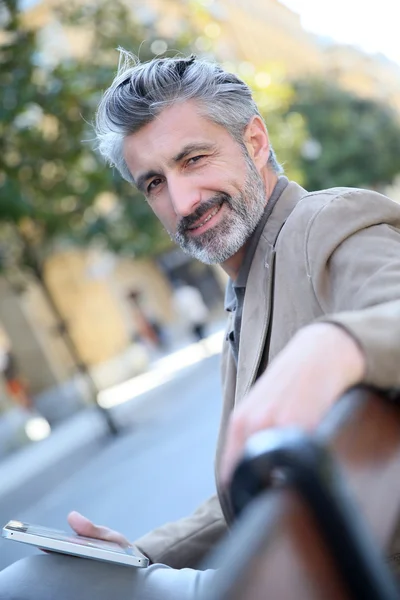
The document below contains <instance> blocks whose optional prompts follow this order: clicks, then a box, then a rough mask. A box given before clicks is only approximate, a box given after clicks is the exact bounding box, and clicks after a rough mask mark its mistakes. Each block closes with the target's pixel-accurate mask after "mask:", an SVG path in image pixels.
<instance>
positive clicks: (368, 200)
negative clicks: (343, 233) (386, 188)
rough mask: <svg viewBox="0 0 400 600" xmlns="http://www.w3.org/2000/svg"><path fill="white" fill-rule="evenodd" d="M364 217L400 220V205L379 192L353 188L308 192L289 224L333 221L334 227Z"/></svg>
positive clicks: (299, 225)
mask: <svg viewBox="0 0 400 600" xmlns="http://www.w3.org/2000/svg"><path fill="white" fill-rule="evenodd" d="M359 219H361V220H362V221H363V222H364V221H365V226H366V225H367V222H370V223H371V224H372V223H373V222H375V221H377V220H378V221H379V220H381V221H382V222H391V221H393V220H394V221H396V222H397V221H399V220H400V204H399V203H397V202H395V201H394V200H391V199H390V198H388V197H387V196H385V195H384V194H381V193H379V192H376V191H373V190H368V189H363V188H351V187H334V188H327V189H325V190H318V191H313V192H306V193H305V194H304V195H303V196H302V198H301V199H300V201H299V202H298V203H297V204H296V206H295V208H294V210H293V211H292V213H291V215H290V217H289V219H288V224H289V222H290V224H291V226H294V227H296V226H297V227H301V224H303V225H304V226H305V227H311V226H312V225H313V224H318V223H321V222H329V223H330V226H333V227H334V226H335V225H343V221H349V220H350V221H351V220H355V221H358V220H359Z"/></svg>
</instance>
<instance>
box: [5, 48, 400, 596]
mask: <svg viewBox="0 0 400 600" xmlns="http://www.w3.org/2000/svg"><path fill="white" fill-rule="evenodd" d="M96 131H97V138H98V141H99V149H100V151H101V152H102V154H103V155H104V156H105V157H106V159H107V160H108V161H109V162H110V163H111V164H113V165H115V166H116V168H117V169H118V170H119V171H120V173H121V174H122V175H123V177H125V178H126V179H127V180H128V181H130V182H132V184H134V185H136V186H137V187H138V189H139V190H141V191H142V192H143V194H144V195H145V197H146V199H147V201H148V202H149V204H150V206H151V208H152V209H153V211H154V213H155V214H156V215H157V217H158V218H159V219H160V220H161V222H162V223H163V225H164V226H165V228H166V229H167V231H168V232H169V234H170V236H171V237H172V239H174V240H175V241H176V242H177V243H178V244H179V245H180V246H181V248H183V250H184V251H185V252H188V253H190V254H191V255H192V256H195V257H196V258H198V259H199V260H202V261H204V262H206V263H219V264H221V266H222V268H223V269H224V270H225V271H226V272H227V273H228V275H229V277H230V281H229V285H228V290H227V300H226V308H227V310H228V311H229V313H230V316H229V322H228V328H227V339H226V342H225V346H224V352H223V359H222V371H223V388H224V408H223V414H222V420H221V429H220V436H219V442H218V449H217V458H216V481H217V489H218V497H214V498H212V499H210V500H209V501H208V502H207V503H206V504H204V505H203V506H202V507H200V509H199V510H198V511H197V512H196V513H195V514H194V515H193V516H192V517H189V518H187V519H184V520H182V521H179V522H178V523H175V524H168V525H166V526H164V527H162V528H160V529H158V530H156V531H154V532H152V533H150V534H148V535H147V536H144V537H143V538H141V539H140V540H137V542H136V545H137V547H138V548H139V549H140V550H141V551H142V552H143V553H144V554H146V555H147V556H148V557H149V558H150V560H151V562H152V563H155V565H154V566H153V567H150V570H147V572H145V573H139V572H138V571H136V572H135V574H134V577H135V578H136V583H137V584H139V585H142V587H141V588H140V594H139V596H135V595H134V596H132V597H140V598H141V600H143V599H145V598H154V600H156V599H157V598H159V597H161V596H162V597H163V599H167V598H170V597H171V598H179V599H182V600H183V599H186V598H193V597H196V591H198V590H200V589H203V590H204V589H206V588H207V585H211V584H212V581H211V580H212V575H213V574H212V572H208V571H206V572H198V571H195V570H194V569H187V568H186V567H194V566H195V565H196V564H197V563H198V561H199V560H200V559H201V558H202V557H203V556H204V555H205V554H207V552H208V551H209V550H210V548H211V547H212V546H213V545H214V544H215V542H216V541H217V540H219V539H220V538H221V537H222V536H223V534H224V533H225V531H226V530H227V526H228V523H229V521H230V513H229V506H228V503H227V500H226V494H225V492H224V487H225V485H226V483H227V482H228V481H229V477H230V475H231V473H232V470H233V468H234V465H235V463H236V461H237V459H238V457H239V456H240V453H241V451H242V449H243V446H244V444H245V442H246V440H247V439H248V437H249V436H251V434H252V433H254V432H256V431H258V430H260V429H263V428H267V427H271V426H286V425H293V424H296V425H297V426H300V427H304V428H306V429H310V428H311V429H312V428H313V427H315V425H316V424H317V423H318V422H319V421H320V420H321V418H322V417H323V415H324V414H325V413H326V412H327V411H328V410H329V408H330V407H331V406H332V404H333V403H334V402H335V401H336V400H337V399H338V398H339V397H340V396H341V395H342V394H343V392H344V391H345V390H347V389H348V388H349V387H351V386H353V385H356V384H358V383H361V382H364V383H368V384H372V385H375V386H379V387H383V388H392V387H396V386H399V385H400V370H399V369H398V365H399V364H400V343H399V341H400V207H399V206H398V205H397V204H396V203H394V202H392V201H391V200H389V199H388V198H386V197H384V196H381V195H379V194H377V193H375V192H370V191H366V190H356V189H348V188H336V189H330V190H324V191H322V192H312V193H308V192H306V190H304V189H302V188H301V187H300V186H298V185H297V184H296V183H294V182H289V181H288V180H287V179H286V178H285V177H283V176H281V168H280V166H279V165H278V163H277V161H276V158H275V154H274V152H273V149H272V146H271V144H270V141H269V138H268V133H267V130H266V127H265V124H264V122H263V120H262V118H261V116H260V114H259V112H258V109H257V107H256V105H255V103H254V101H253V99H252V96H251V92H250V90H249V88H248V87H247V86H246V85H245V84H244V83H243V82H242V81H241V80H240V79H238V78H237V77H236V76H235V75H232V74H230V73H226V72H225V71H223V70H222V69H221V68H220V67H219V66H218V65H216V64H213V63H211V62H207V61H202V60H198V59H196V58H195V57H190V58H188V59H184V58H176V59H155V60H153V61H151V62H150V63H147V64H133V66H130V64H129V56H128V55H127V61H126V65H125V66H124V67H123V68H122V69H121V71H120V73H119V74H118V75H117V77H116V79H115V80H114V82H113V84H112V85H111V87H110V88H109V89H108V90H107V91H106V93H105V95H104V97H103V99H102V101H101V104H100V107H99V110H98V114H97V122H96ZM267 365H268V368H267ZM255 381H257V383H255ZM254 383H255V385H254ZM69 522H70V525H71V526H72V527H73V528H74V529H75V530H76V531H77V532H78V533H80V534H83V535H89V536H93V537H99V538H103V539H114V540H117V541H119V542H121V543H126V542H127V541H126V540H125V539H124V538H123V537H122V536H121V535H120V534H117V533H115V532H112V531H110V530H108V529H105V528H99V527H96V526H95V525H93V524H92V523H90V522H89V521H87V520H86V519H85V518H84V517H82V516H81V515H79V514H77V513H71V514H70V515H69ZM47 560H48V562H49V559H48V558H47ZM66 560H67V559H54V557H53V558H52V561H53V565H52V570H51V578H52V581H56V582H57V581H60V582H61V581H62V582H63V583H62V589H63V595H60V594H58V598H63V599H64V598H68V597H69V596H68V595H67V594H68V585H69V586H71V585H72V583H71V582H70V581H68V585H67V584H66V577H67V575H66V573H68V572H69V573H71V569H72V567H73V568H74V569H75V571H74V573H75V575H74V578H75V580H76V578H77V577H79V578H80V579H79V581H80V582H81V586H82V587H79V590H82V589H83V588H84V589H85V591H81V592H80V595H79V596H77V595H76V589H75V588H74V594H75V596H74V598H78V597H79V598H81V597H82V598H84V597H91V591H90V590H91V589H93V585H94V581H95V579H93V575H91V574H89V573H88V572H86V573H85V574H83V573H82V568H83V567H82V566H81V564H82V561H78V562H79V569H80V572H79V574H77V571H76V569H77V568H78V567H76V566H75V567H74V565H75V564H76V563H73V565H71V564H70V563H68V567H65V564H66V562H65V561H66ZM68 560H69V559H68ZM55 561H57V564H55ZM61 561H64V562H62V564H61ZM37 562H38V561H36V564H35V565H34V567H35V569H36V574H35V573H34V572H33V571H34V567H33V565H32V562H31V563H29V561H25V563H20V564H19V565H18V563H17V565H16V566H15V568H14V571H13V575H14V576H15V577H16V576H17V575H18V576H19V575H20V573H21V571H23V572H24V573H25V580H27V581H29V582H30V585H29V588H30V589H34V588H35V585H36V586H37V581H38V580H39V578H40V577H43V570H44V566H43V565H44V562H45V561H43V560H42V563H41V565H40V567H39V568H38V565H37ZM88 562H91V565H90V567H88V569H89V568H90V569H91V573H92V572H93V571H94V570H95V567H93V561H88ZM159 563H164V564H166V565H169V566H171V567H174V568H173V569H168V568H166V567H162V566H160V564H159ZM63 565H64V566H63ZM176 569H182V570H179V571H178V570H176ZM10 570H12V567H11V569H9V570H8V572H10ZM27 571H29V576H28V575H26V573H27ZM48 571H49V568H48V567H47V573H48ZM96 572H97V573H100V571H98V570H97V571H96ZM102 572H103V577H102V586H103V587H102V590H101V592H102V594H103V595H97V596H96V597H97V598H106V597H108V596H106V595H105V594H106V592H105V591H104V590H105V587H106V586H107V582H108V581H111V580H112V581H113V585H114V586H115V579H112V576H111V575H109V576H106V574H104V570H103V571H102ZM38 573H39V575H38ZM4 577H5V578H7V577H8V581H9V580H10V577H11V576H10V575H7V572H5V576H4ZM47 577H49V576H48V575H47ZM71 577H72V573H71V576H70V579H71ZM35 578H36V579H35ZM47 580H48V581H49V579H47ZM142 580H143V581H142ZM1 582H2V580H1V576H0V586H1ZM32 582H34V583H32ZM118 585H119V586H120V587H119V589H116V590H114V592H113V596H114V598H115V599H116V600H117V598H119V597H126V592H125V591H124V592H122V591H121V589H122V588H121V586H122V585H123V582H120V583H119V584H118ZM91 586H92V587H91ZM60 587H61V584H60ZM0 589H1V587H0ZM69 589H71V588H69ZM125 589H126V588H125ZM143 590H144V591H143ZM42 591H43V590H42ZM118 592H119V595H118ZM36 597H38V596H36V595H34V594H33V593H32V595H31V596H28V595H27V596H26V598H36ZM40 597H41V598H42V599H43V598H47V597H50V596H46V595H44V594H42V596H40Z"/></svg>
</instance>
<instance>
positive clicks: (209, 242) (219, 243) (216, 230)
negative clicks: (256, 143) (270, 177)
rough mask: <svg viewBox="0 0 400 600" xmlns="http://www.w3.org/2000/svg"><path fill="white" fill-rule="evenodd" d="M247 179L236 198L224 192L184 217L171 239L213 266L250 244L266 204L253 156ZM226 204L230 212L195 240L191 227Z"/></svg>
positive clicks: (226, 211) (249, 160)
mask: <svg viewBox="0 0 400 600" xmlns="http://www.w3.org/2000/svg"><path fill="white" fill-rule="evenodd" d="M246 163H247V176H246V181H245V185H244V189H243V191H242V192H240V193H239V194H237V195H235V196H230V195H229V194H225V193H220V194H216V195H215V196H214V197H213V198H211V199H210V200H208V201H207V202H204V203H203V204H202V205H201V206H200V207H199V208H198V209H197V210H196V211H195V212H194V213H192V214H191V215H189V216H188V217H183V218H182V219H181V220H180V222H179V224H178V228H177V232H176V234H175V235H172V236H171V239H172V240H173V241H174V242H176V243H177V244H178V245H179V246H180V247H181V248H182V250H183V251H184V252H185V253H186V254H190V256H193V258H196V259H197V260H199V261H201V262H203V263H206V264H209V265H212V264H220V263H223V262H225V261H226V260H227V259H228V258H230V257H231V256H233V255H234V254H236V252H237V251H238V250H240V248H241V247H242V246H243V245H244V244H245V243H246V242H247V240H248V239H249V237H250V236H251V234H252V233H253V231H254V230H255V228H256V227H257V225H258V223H259V221H260V219H261V217H262V215H263V213H264V208H265V204H266V190H265V185H264V182H263V180H262V179H261V177H260V175H259V173H258V171H257V170H256V168H255V166H254V164H253V162H252V160H251V159H250V157H246ZM223 204H225V205H226V207H227V208H228V210H225V214H224V216H223V218H222V220H221V221H220V222H219V223H218V224H216V225H215V226H214V227H211V228H210V229H208V230H207V231H205V232H204V233H202V234H200V235H197V236H196V237H192V236H191V235H190V232H189V231H188V227H189V226H190V225H193V224H194V223H195V222H197V221H198V220H199V219H201V217H202V216H203V215H204V214H205V213H206V212H208V211H209V210H210V209H213V208H216V207H217V206H222V205H223Z"/></svg>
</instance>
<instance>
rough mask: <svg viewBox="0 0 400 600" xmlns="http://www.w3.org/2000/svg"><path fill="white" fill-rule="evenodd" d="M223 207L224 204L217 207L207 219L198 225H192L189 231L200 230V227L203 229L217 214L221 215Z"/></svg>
mask: <svg viewBox="0 0 400 600" xmlns="http://www.w3.org/2000/svg"><path fill="white" fill-rule="evenodd" d="M221 206H222V204H219V205H218V206H216V207H215V208H214V209H213V210H212V211H211V212H210V213H209V214H208V215H207V217H206V218H205V219H204V220H203V221H201V222H200V223H196V225H192V226H191V227H188V230H189V231H194V230H196V229H200V227H203V226H204V225H205V224H206V223H208V221H210V220H211V219H212V218H213V217H215V215H216V214H217V213H219V211H220V210H221Z"/></svg>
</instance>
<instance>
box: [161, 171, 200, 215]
mask: <svg viewBox="0 0 400 600" xmlns="http://www.w3.org/2000/svg"><path fill="white" fill-rule="evenodd" d="M168 191H169V195H170V198H171V203H172V206H173V207H174V210H175V214H176V215H177V216H179V217H187V216H188V215H191V214H192V213H193V212H194V211H195V210H196V208H197V206H198V205H199V204H200V191H199V190H198V189H196V187H195V186H193V184H191V183H190V182H189V181H187V180H185V179H184V178H171V179H170V180H169V181H168Z"/></svg>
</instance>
